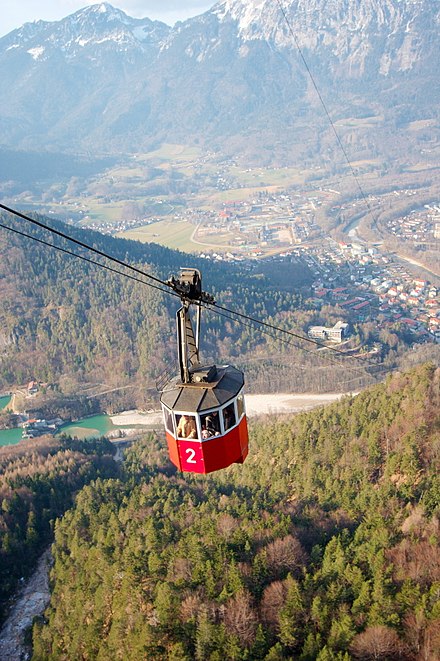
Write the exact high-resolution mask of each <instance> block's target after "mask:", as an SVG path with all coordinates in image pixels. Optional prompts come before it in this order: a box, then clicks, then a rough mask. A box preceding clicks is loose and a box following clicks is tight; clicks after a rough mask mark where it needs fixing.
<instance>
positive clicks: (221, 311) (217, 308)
mask: <svg viewBox="0 0 440 661" xmlns="http://www.w3.org/2000/svg"><path fill="white" fill-rule="evenodd" d="M0 209H3V210H4V211H7V212H8V213H11V214H12V215H15V216H18V217H19V218H21V219H23V220H25V221H27V222H30V223H32V224H34V225H37V226H38V227H40V228H41V229H44V230H47V231H48V232H51V233H52V234H55V235H56V236H59V237H61V238H63V239H65V240H67V241H71V242H72V243H74V244H76V245H78V246H80V247H81V248H85V249H87V250H90V251H91V252H94V253H95V254H97V255H99V256H101V257H104V258H106V259H109V260H110V261H112V262H115V263H117V264H119V265H120V266H123V267H124V268H127V269H129V270H132V271H135V272H136V273H138V274H140V275H142V276H144V277H146V278H148V279H149V280H153V281H154V282H155V283H158V284H152V283H151V282H146V281H145V280H141V279H140V278H137V277H135V276H132V275H130V274H128V273H124V272H122V271H118V270H117V269H113V268H111V267H109V266H107V265H106V264H102V263H101V262H97V261H94V260H92V259H90V258H88V257H85V256H84V255H79V254H78V253H74V252H72V251H70V250H67V249H66V248H62V247H60V246H56V245H55V244H52V243H49V242H47V241H44V240H43V239H39V238H38V237H35V236H32V235H31V234H26V233H25V232H21V231H20V230H17V229H16V228H12V227H9V226H7V225H4V224H3V223H0V227H2V228H3V229H6V230H9V231H10V232H13V233H15V234H19V235H20V236H23V237H26V238H28V239H31V240H33V241H37V242H38V243H41V244H43V245H45V246H47V247H49V248H53V249H54V250H58V251H60V252H63V253H65V254H68V255H70V256H72V257H78V259H82V260H83V261H86V262H88V263H90V264H94V265H95V266H98V267H101V268H104V269H106V270H108V271H111V272H112V273H116V274H118V275H122V276H124V277H127V278H130V279H131V280H135V281H136V282H139V283H141V284H144V285H147V286H149V287H153V288H154V289H158V290H159V291H161V292H162V293H165V294H170V295H171V296H177V297H179V295H178V294H176V293H175V292H174V291H173V289H172V287H171V285H170V283H169V282H167V281H165V280H161V279H160V278H157V277H156V276H153V275H151V274H150V273H147V272H146V271H143V270H142V269H139V268H137V267H135V266H133V265H132V264H128V263H127V262H124V261H122V260H120V259H118V258H117V257H113V256H112V255H109V254H108V253H106V252H104V251H102V250H99V249H98V248H94V247H93V246H90V245H89V244H87V243H84V242H83V241H80V240H79V239H75V238H73V237H71V236H69V235H68V234H66V233H65V232H61V231H60V230H57V229H55V228H53V227H50V226H49V225H45V224H44V223H42V222H40V221H38V220H35V219H34V218H31V217H30V216H27V215H26V214H24V213H21V212H20V211H17V210H15V209H12V208H11V207H8V206H6V205H5V204H1V203H0ZM158 285H162V286H161V287H160V286H158ZM162 287H163V288H162ZM208 307H209V309H210V310H212V311H213V312H215V313H216V314H218V315H220V316H226V314H225V313H229V314H232V315H235V316H236V317H237V319H232V320H233V321H236V322H237V323H241V324H242V325H249V324H245V323H244V322H243V321H242V320H246V321H249V322H252V323H253V324H257V325H258V326H262V327H264V328H268V329H270V330H273V331H275V332H277V333H283V334H285V335H288V336H289V337H293V338H295V339H298V340H302V341H306V342H309V343H310V344H313V345H314V346H317V347H320V348H324V349H329V350H331V351H332V352H334V353H338V354H340V355H342V356H344V357H347V355H346V353H345V352H343V351H341V350H340V349H336V347H329V346H327V345H326V344H324V343H322V342H318V341H317V340H314V339H312V338H309V337H306V336H304V335H300V334H298V333H294V332H293V331H289V330H286V329H284V328H280V327H279V326H275V325H274V324H270V323H268V322H265V321H261V319H257V318H255V317H252V316H250V315H247V314H244V313H243V312H239V311H238V310H230V309H229V308H226V307H224V306H222V305H219V304H218V303H215V302H213V303H210V304H209V306H208ZM259 330H260V332H262V333H263V331H262V330H261V328H260V329H259ZM273 337H275V336H273ZM277 339H279V340H280V339H281V338H277ZM282 341H284V342H286V341H285V340H282ZM290 343H291V344H293V342H292V341H290ZM302 350H303V351H306V349H304V348H302ZM310 353H311V352H310ZM350 358H351V359H352V360H353V359H355V360H358V359H359V358H358V357H355V356H351V357H350ZM326 359H327V360H328V357H326ZM359 360H361V359H359ZM362 361H363V366H365V361H364V360H363V359H362ZM371 367H377V365H376V364H374V365H373V364H371ZM347 369H351V370H355V369H360V368H353V367H352V368H347ZM382 369H384V368H382Z"/></svg>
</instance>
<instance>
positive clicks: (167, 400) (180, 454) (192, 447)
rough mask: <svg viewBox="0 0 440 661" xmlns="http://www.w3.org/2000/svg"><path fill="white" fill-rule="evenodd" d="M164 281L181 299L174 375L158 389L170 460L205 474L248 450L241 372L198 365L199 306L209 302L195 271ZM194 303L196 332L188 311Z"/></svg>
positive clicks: (184, 271) (240, 460)
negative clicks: (160, 391) (176, 360)
mask: <svg viewBox="0 0 440 661" xmlns="http://www.w3.org/2000/svg"><path fill="white" fill-rule="evenodd" d="M169 284H170V285H171V286H172V287H173V289H174V291H176V292H177V293H178V294H179V295H180V297H181V300H182V307H181V308H180V309H179V310H178V312H177V338H178V349H179V351H178V354H179V367H180V375H179V376H178V377H176V378H174V379H171V380H170V381H169V382H168V383H167V384H166V386H165V387H164V389H163V391H162V394H161V398H160V401H161V405H162V411H163V417H164V425H165V433H166V438H167V443H168V451H169V455H170V459H171V461H172V462H173V464H174V465H175V466H177V468H179V470H181V471H186V472H192V473H211V472H212V471H216V470H220V469H221V468H226V467H227V466H230V465H231V464H233V463H243V462H244V460H245V459H246V456H247V454H248V431H247V421H246V413H245V405H244V396H243V386H244V376H243V373H242V372H240V370H238V369H237V368H235V367H233V366H232V365H223V366H216V365H202V364H201V363H200V359H199V339H200V308H201V304H202V303H208V304H209V303H213V299H212V297H211V296H210V295H209V294H206V293H205V292H202V289H201V276H200V272H199V271H197V270H196V269H182V270H181V276H180V279H179V280H176V279H174V278H173V279H171V280H170V281H169ZM190 305H195V306H196V308H197V317H196V332H194V329H193V326H192V321H191V318H190V314H189V307H190Z"/></svg>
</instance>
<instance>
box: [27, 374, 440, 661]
mask: <svg viewBox="0 0 440 661" xmlns="http://www.w3.org/2000/svg"><path fill="white" fill-rule="evenodd" d="M439 385H440V370H439V369H438V368H436V367H435V366H433V365H432V364H425V365H423V366H419V367H418V368H416V369H415V370H413V371H412V372H409V373H396V374H395V375H393V376H392V377H389V378H388V379H387V380H386V382H385V383H383V384H381V385H379V386H374V387H372V388H370V389H368V390H365V391H364V392H362V393H361V394H359V395H358V396H357V397H354V398H345V399H343V400H342V401H340V402H338V403H336V404H333V405H331V406H328V407H325V408H321V409H317V410H315V411H312V412H309V413H304V414H300V415H297V416H294V417H291V418H282V419H281V418H280V419H276V418H267V419H266V420H263V421H262V420H259V421H258V422H254V423H253V424H252V425H251V431H250V455H249V457H248V459H247V461H246V462H245V464H244V465H243V466H233V467H231V468H229V469H227V470H224V471H221V472H219V473H216V474H211V475H209V476H194V475H188V474H185V475H182V474H180V473H177V472H176V471H175V470H174V469H173V467H172V466H171V464H170V463H169V461H168V459H167V457H166V453H165V449H164V444H163V440H162V439H161V440H160V441H158V440H157V439H155V438H154V437H149V438H146V439H145V440H144V441H142V442H138V443H136V444H135V445H133V446H132V448H131V449H130V450H129V451H127V454H126V460H125V463H124V469H123V470H124V473H123V474H122V475H121V476H120V477H119V478H117V479H110V480H105V479H97V480H95V481H94V482H92V483H91V484H89V485H88V486H85V487H84V488H83V489H82V490H81V492H80V494H79V495H78V498H77V500H76V503H75V506H74V508H73V509H71V510H69V511H68V512H67V513H66V514H65V516H64V517H63V518H62V519H59V520H58V521H57V523H56V526H55V544H54V547H53V552H54V559H55V564H54V568H53V570H52V576H51V581H52V586H53V594H52V600H51V604H50V607H49V608H48V610H47V611H46V615H45V618H44V619H42V620H41V621H39V622H37V623H36V624H35V626H34V655H33V659H34V661H43V660H47V659H54V660H55V659H65V660H67V659H68V660H69V661H75V660H77V659H78V660H79V659H103V660H104V659H124V660H130V659H132V660H133V661H139V660H140V659H148V660H153V659H157V660H160V661H163V660H164V659H168V660H173V661H178V660H179V661H184V660H188V661H190V660H193V659H196V660H197V661H205V660H211V661H219V660H222V659H236V660H239V659H247V660H252V659H265V660H266V661H276V660H282V659H299V660H301V661H312V660H315V659H316V660H319V661H333V660H337V661H348V660H349V659H387V660H392V659H403V660H406V661H435V659H438V658H439V655H440V557H439V553H438V548H439V516H440V477H439V458H440V417H439V412H440V406H439V405H440V388H439Z"/></svg>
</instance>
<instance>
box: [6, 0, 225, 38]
mask: <svg viewBox="0 0 440 661" xmlns="http://www.w3.org/2000/svg"><path fill="white" fill-rule="evenodd" d="M215 2H216V0H211V1H210V0H110V4H111V5H113V6H114V7H117V8H118V9H122V11H125V13H126V14H128V15H129V16H133V17H134V18H145V17H148V18H151V19H153V20H158V21H163V22H164V23H167V24H168V25H173V24H174V23H175V22H176V21H183V20H185V19H186V18H190V17H191V16H197V15H198V14H202V13H203V12H204V11H206V10H207V9H210V8H211V7H213V6H214V4H215ZM94 4H99V3H98V1H97V0H90V1H89V2H88V1H87V0H0V37H2V36H3V35H5V34H7V33H8V32H11V30H14V29H15V28H19V27H21V26H22V25H23V23H27V22H29V21H36V20H38V19H42V20H43V21H58V20H60V19H61V18H64V17H65V16H68V15H69V14H73V13H74V12H75V11H77V10H78V9H81V8H82V7H87V6H88V5H94Z"/></svg>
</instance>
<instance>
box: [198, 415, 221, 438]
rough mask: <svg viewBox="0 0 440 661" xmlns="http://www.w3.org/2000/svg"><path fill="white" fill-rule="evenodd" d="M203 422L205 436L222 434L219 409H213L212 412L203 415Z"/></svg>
mask: <svg viewBox="0 0 440 661" xmlns="http://www.w3.org/2000/svg"><path fill="white" fill-rule="evenodd" d="M201 423H202V437H203V438H211V436H218V435H219V434H220V420H219V418H218V411H212V412H211V413H208V414H207V415H205V416H202V418H201Z"/></svg>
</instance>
